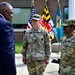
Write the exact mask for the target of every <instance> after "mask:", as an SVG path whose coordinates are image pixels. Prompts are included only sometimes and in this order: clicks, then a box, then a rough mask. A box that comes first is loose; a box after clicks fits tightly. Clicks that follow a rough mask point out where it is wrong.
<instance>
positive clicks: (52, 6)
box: [0, 0, 68, 42]
mask: <svg viewBox="0 0 75 75" xmlns="http://www.w3.org/2000/svg"><path fill="white" fill-rule="evenodd" d="M3 1H7V2H9V3H11V5H13V7H31V5H32V2H31V1H32V0H0V2H3ZM57 1H58V0H48V1H47V6H48V9H49V11H50V15H51V18H52V20H54V16H55V13H56V10H57V5H58V2H57ZM59 1H60V8H61V13H62V16H64V14H63V8H64V6H68V0H59ZM45 3H46V2H45V0H34V5H35V9H36V12H37V13H38V14H40V15H42V13H43V9H44V6H45ZM15 38H16V42H21V41H22V39H23V31H21V32H19V31H18V32H16V31H15Z"/></svg>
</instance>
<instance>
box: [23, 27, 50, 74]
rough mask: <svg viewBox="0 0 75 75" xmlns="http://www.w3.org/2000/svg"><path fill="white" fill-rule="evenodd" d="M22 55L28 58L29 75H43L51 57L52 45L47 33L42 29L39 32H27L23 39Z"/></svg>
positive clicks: (32, 29)
mask: <svg viewBox="0 0 75 75" xmlns="http://www.w3.org/2000/svg"><path fill="white" fill-rule="evenodd" d="M22 55H23V56H24V57H25V58H26V64H27V68H28V71H29V75H43V72H44V71H45V67H46V64H45V63H44V62H45V60H48V59H49V56H50V45H49V37H48V33H47V31H46V30H45V29H44V28H43V27H40V29H39V30H37V31H36V30H34V28H33V27H32V28H31V29H29V30H27V31H26V33H25V35H24V38H23V51H22Z"/></svg>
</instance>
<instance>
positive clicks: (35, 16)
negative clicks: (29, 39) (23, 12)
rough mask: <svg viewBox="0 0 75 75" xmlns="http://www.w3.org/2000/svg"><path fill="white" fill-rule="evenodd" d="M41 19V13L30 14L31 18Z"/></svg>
mask: <svg viewBox="0 0 75 75" xmlns="http://www.w3.org/2000/svg"><path fill="white" fill-rule="evenodd" d="M40 19H41V15H39V14H34V15H33V16H32V20H37V21H38V20H40Z"/></svg>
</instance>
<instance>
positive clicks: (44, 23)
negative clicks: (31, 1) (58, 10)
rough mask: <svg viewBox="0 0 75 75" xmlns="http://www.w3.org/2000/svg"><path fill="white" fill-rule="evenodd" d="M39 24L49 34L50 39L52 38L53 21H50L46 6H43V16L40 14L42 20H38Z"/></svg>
mask: <svg viewBox="0 0 75 75" xmlns="http://www.w3.org/2000/svg"><path fill="white" fill-rule="evenodd" d="M40 24H41V25H42V26H43V27H44V28H45V29H46V30H48V32H49V33H50V36H51V37H52V38H54V31H53V28H54V25H53V21H52V19H51V16H50V13H49V10H48V7H47V5H45V7H44V10H43V14H42V18H41V20H40Z"/></svg>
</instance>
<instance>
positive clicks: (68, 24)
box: [62, 20, 75, 26]
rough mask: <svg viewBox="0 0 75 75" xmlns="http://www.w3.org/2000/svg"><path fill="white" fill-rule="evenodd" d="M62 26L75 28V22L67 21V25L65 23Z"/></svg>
mask: <svg viewBox="0 0 75 75" xmlns="http://www.w3.org/2000/svg"><path fill="white" fill-rule="evenodd" d="M62 25H63V26H70V25H74V26H75V20H66V21H65V23H63V24H62Z"/></svg>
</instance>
